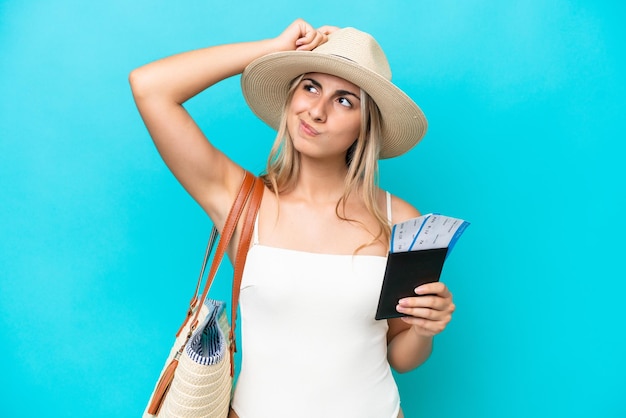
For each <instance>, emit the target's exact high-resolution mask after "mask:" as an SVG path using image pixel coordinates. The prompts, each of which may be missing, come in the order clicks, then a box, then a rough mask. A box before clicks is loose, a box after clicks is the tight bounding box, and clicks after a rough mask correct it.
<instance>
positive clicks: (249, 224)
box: [229, 178, 265, 376]
mask: <svg viewBox="0 0 626 418" xmlns="http://www.w3.org/2000/svg"><path fill="white" fill-rule="evenodd" d="M252 187H253V190H252V195H251V197H250V206H249V207H248V211H247V212H246V217H245V218H244V221H243V227H242V229H241V238H240V239H239V247H238V248H237V257H236V258H235V271H234V276H233V293H232V303H231V305H230V306H231V313H230V333H229V340H230V375H231V376H234V375H235V351H237V343H236V338H235V326H236V324H237V306H238V304H239V293H240V290H241V279H242V277H243V269H244V266H245V265H246V258H247V257H248V250H249V249H250V242H251V241H252V233H253V232H254V224H255V220H256V217H257V213H258V212H259V207H260V206H261V199H262V198H263V191H264V190H265V186H264V185H263V181H262V180H261V179H259V178H255V183H254V184H253V186H252Z"/></svg>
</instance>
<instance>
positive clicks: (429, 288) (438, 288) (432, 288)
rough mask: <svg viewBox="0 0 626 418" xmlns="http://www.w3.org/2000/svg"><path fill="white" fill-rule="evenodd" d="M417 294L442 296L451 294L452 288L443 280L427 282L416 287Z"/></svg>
mask: <svg viewBox="0 0 626 418" xmlns="http://www.w3.org/2000/svg"><path fill="white" fill-rule="evenodd" d="M415 293H416V294H417V295H439V296H442V297H448V296H450V295H451V294H450V290H448V287H447V286H446V285H445V284H444V283H442V282H432V283H426V284H423V285H421V286H418V287H417V288H416V289H415Z"/></svg>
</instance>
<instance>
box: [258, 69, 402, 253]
mask: <svg viewBox="0 0 626 418" xmlns="http://www.w3.org/2000/svg"><path fill="white" fill-rule="evenodd" d="M303 77H304V74H303V75H301V76H299V77H296V78H295V79H294V80H292V82H291V85H290V87H289V90H288V94H287V99H286V100H285V104H284V106H283V112H282V117H281V120H280V125H279V127H278V133H277V135H276V139H275V141H274V145H273V146H272V149H271V150H270V154H269V158H268V160H267V166H266V171H265V173H264V174H263V175H262V176H261V178H263V180H264V181H265V183H266V185H267V186H268V187H269V188H270V189H271V190H273V191H274V193H276V196H277V197H278V195H279V193H282V192H285V191H288V190H291V189H292V188H293V187H294V186H295V184H296V181H297V180H298V176H299V174H300V155H299V153H298V151H297V150H296V149H295V148H294V146H293V143H292V140H291V137H290V135H289V132H288V130H287V118H286V114H287V112H286V110H287V107H288V106H289V104H290V103H291V99H292V97H293V94H294V92H295V90H296V87H297V86H298V85H299V84H300V81H302V78H303ZM360 99H361V129H360V131H359V136H358V138H357V139H356V141H354V143H353V144H352V145H351V146H350V148H349V149H348V152H347V154H346V166H347V167H348V173H347V175H346V177H345V182H344V190H343V195H342V196H341V198H340V199H339V201H338V202H337V206H336V208H335V213H336V214H337V217H339V218H340V219H342V220H346V221H350V222H357V223H361V222H359V221H356V220H354V219H348V218H346V217H345V216H344V215H345V206H346V202H347V201H348V198H349V197H350V195H352V193H353V192H354V191H355V190H359V191H360V196H359V197H360V198H361V200H362V201H363V203H364V204H365V208H366V209H367V211H368V212H369V213H370V214H371V215H372V216H373V217H374V219H376V221H377V223H378V225H379V230H378V232H376V233H373V232H372V231H369V232H370V233H372V236H373V238H372V240H371V241H370V242H368V243H365V244H363V245H361V246H359V247H358V248H357V249H356V250H355V253H356V252H358V251H359V250H361V249H362V248H365V247H367V246H369V245H371V244H373V243H375V242H376V241H378V240H381V239H382V241H383V242H384V243H385V244H386V245H388V243H389V238H390V235H391V226H390V225H389V220H388V219H387V215H386V214H385V213H382V212H381V210H380V208H379V205H378V204H377V200H376V190H377V188H378V187H377V186H378V156H379V153H380V144H381V142H382V138H381V135H382V134H381V131H382V129H381V123H382V119H381V115H380V111H379V110H378V106H376V103H375V102H374V100H373V99H372V98H371V97H370V96H369V95H368V94H367V93H366V92H365V91H363V90H361V93H360ZM362 226H363V227H364V228H365V226H364V225H362Z"/></svg>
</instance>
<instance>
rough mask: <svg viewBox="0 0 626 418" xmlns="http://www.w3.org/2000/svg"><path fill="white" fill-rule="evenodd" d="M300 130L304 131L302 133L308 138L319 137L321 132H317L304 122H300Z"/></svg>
mask: <svg viewBox="0 0 626 418" xmlns="http://www.w3.org/2000/svg"><path fill="white" fill-rule="evenodd" d="M300 130H302V132H304V133H305V134H306V135H308V136H315V135H319V132H317V131H316V130H315V129H314V128H313V127H312V126H311V125H309V124H308V123H306V122H305V121H303V120H300Z"/></svg>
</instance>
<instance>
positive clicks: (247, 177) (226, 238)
mask: <svg viewBox="0 0 626 418" xmlns="http://www.w3.org/2000/svg"><path fill="white" fill-rule="evenodd" d="M259 182H260V183H262V182H261V181H260V180H257V178H256V176H254V175H253V174H252V173H250V172H249V171H247V170H246V171H245V172H244V178H243V181H242V183H241V186H240V188H239V192H238V193H237V197H236V198H235V201H234V202H233V205H232V206H231V208H230V211H229V212H228V216H227V217H226V222H225V223H224V228H223V229H222V235H221V238H220V239H219V242H218V244H217V250H216V251H215V256H214V257H213V262H212V263H211V269H210V270H209V274H208V276H207V279H206V282H205V284H204V289H203V290H202V295H201V296H199V291H200V286H201V284H202V278H203V277H204V272H205V270H206V266H207V264H208V260H209V258H210V255H211V252H212V250H213V246H214V244H215V240H216V239H217V237H218V231H217V229H216V228H215V227H213V229H212V230H211V235H210V237H209V242H208V244H207V248H206V251H205V254H204V260H203V263H202V268H201V270H200V275H199V276H198V281H197V283H196V289H195V291H194V293H193V296H192V298H191V301H190V302H189V309H188V310H187V315H186V317H185V320H184V321H183V324H182V325H181V326H180V328H179V329H178V332H177V333H176V337H178V336H179V335H180V333H181V332H182V331H183V329H184V328H185V326H186V325H187V322H188V321H189V320H190V319H192V317H193V320H192V323H191V324H192V325H191V327H190V330H189V335H191V333H192V332H193V331H194V330H195V328H196V326H197V325H198V315H199V314H200V309H199V307H198V308H197V309H195V308H196V307H197V305H198V304H202V303H204V300H205V299H206V296H207V294H208V292H209V288H210V287H211V283H212V282H213V279H214V278H215V274H216V273H217V270H218V267H219V265H220V264H221V262H222V259H223V258H224V253H225V252H226V249H227V248H228V244H229V243H230V239H231V238H232V236H233V233H234V231H235V229H236V227H237V223H238V222H239V218H240V217H241V214H242V212H243V210H244V207H245V204H246V201H247V200H248V198H249V196H250V194H251V192H252V190H253V188H254V184H255V183H259ZM258 203H259V204H260V200H259V202H258ZM243 237H244V236H243V234H242V238H243Z"/></svg>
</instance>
